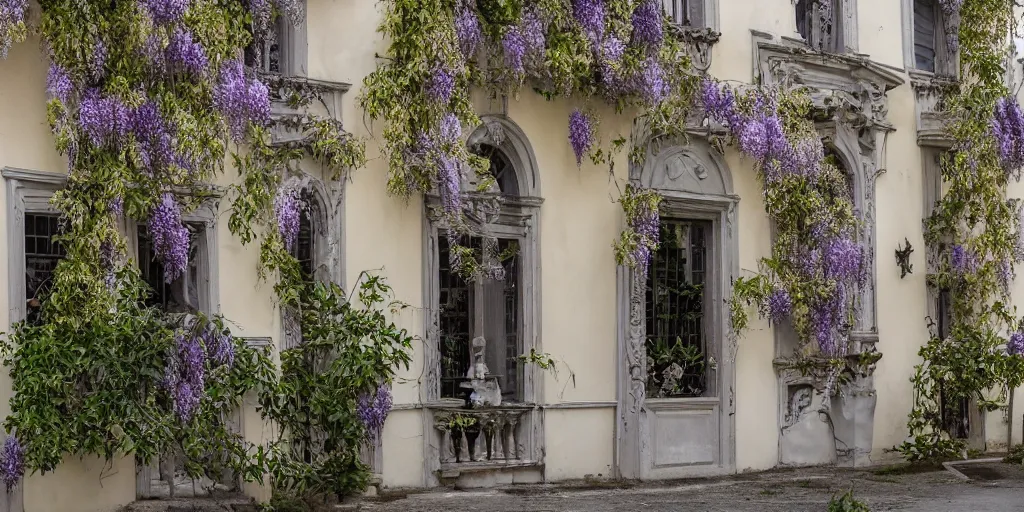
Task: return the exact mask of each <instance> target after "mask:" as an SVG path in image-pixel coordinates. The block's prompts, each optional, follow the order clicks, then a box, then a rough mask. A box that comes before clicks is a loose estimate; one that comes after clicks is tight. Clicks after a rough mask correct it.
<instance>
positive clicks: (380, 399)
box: [356, 384, 392, 439]
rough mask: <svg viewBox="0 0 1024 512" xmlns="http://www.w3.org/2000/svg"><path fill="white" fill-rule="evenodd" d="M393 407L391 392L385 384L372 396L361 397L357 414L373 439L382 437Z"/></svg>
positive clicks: (364, 395)
mask: <svg viewBox="0 0 1024 512" xmlns="http://www.w3.org/2000/svg"><path fill="white" fill-rule="evenodd" d="M391 405H392V399H391V390H390V389H388V387H387V386H385V385H384V384H381V385H380V387H378V388H377V390H376V391H375V392H374V393H373V395H372V396H371V395H370V393H364V394H363V395H362V396H360V397H359V403H358V404H357V405H356V413H357V414H358V415H359V420H360V421H361V422H362V423H363V426H365V427H366V432H367V434H368V435H369V436H370V438H371V439H376V438H377V437H378V436H380V433H381V430H382V429H383V428H384V420H386V419H387V417H388V413H389V412H391Z"/></svg>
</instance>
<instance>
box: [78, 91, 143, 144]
mask: <svg viewBox="0 0 1024 512" xmlns="http://www.w3.org/2000/svg"><path fill="white" fill-rule="evenodd" d="M78 122H79V123H80V124H81V126H82V130H84V131H85V133H86V134H87V135H88V136H89V139H90V140H91V141H92V143H93V144H94V145H96V146H102V145H104V144H108V143H113V142H115V141H116V140H118V139H120V138H122V137H124V136H125V134H126V133H127V131H128V129H129V127H130V124H131V111H130V110H129V109H128V107H127V106H125V104H124V103H122V102H121V100H119V99H117V98H114V97H106V98H104V97H102V96H100V93H99V91H98V90H96V89H89V90H87V91H86V92H85V95H84V97H83V98H82V102H81V103H80V104H79V107H78Z"/></svg>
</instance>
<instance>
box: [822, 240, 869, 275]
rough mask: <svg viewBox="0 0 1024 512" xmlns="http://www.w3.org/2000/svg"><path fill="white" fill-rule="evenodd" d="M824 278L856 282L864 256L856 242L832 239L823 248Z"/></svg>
mask: <svg viewBox="0 0 1024 512" xmlns="http://www.w3.org/2000/svg"><path fill="white" fill-rule="evenodd" d="M824 255H825V258H824V260H825V277H827V278H829V279H836V280H840V281H849V280H858V279H859V278H860V274H861V272H862V269H863V263H864V256H863V252H862V251H861V247H860V245H858V244H857V242H854V241H853V240H851V239H849V238H845V237H840V238H834V239H832V240H830V241H829V243H828V244H826V245H825V247H824Z"/></svg>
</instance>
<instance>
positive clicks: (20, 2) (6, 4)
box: [0, 0, 28, 59]
mask: <svg viewBox="0 0 1024 512" xmlns="http://www.w3.org/2000/svg"><path fill="white" fill-rule="evenodd" d="M27 11H28V0H0V59H6V58H7V50H8V49H10V47H11V44H12V43H14V37H13V35H14V29H17V28H19V27H24V25H25V13H26V12H27Z"/></svg>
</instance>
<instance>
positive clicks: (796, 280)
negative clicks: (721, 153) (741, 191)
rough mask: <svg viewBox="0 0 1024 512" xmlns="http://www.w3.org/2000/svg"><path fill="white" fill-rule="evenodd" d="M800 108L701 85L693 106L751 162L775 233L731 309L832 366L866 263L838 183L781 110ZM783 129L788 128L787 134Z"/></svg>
mask: <svg viewBox="0 0 1024 512" xmlns="http://www.w3.org/2000/svg"><path fill="white" fill-rule="evenodd" d="M802 101H806V99H805V98H801V97H799V96H798V95H790V96H787V97H782V96H779V95H778V94H776V93H774V92H772V91H765V90H761V89H753V90H750V91H748V92H746V93H742V94H737V93H736V92H735V91H733V90H732V89H731V88H729V87H727V86H723V85H721V84H718V83H716V82H714V81H713V80H710V79H708V80H705V81H704V82H703V84H702V85H701V95H700V102H701V104H702V105H703V107H704V110H705V111H706V112H707V115H708V117H709V118H710V119H711V120H713V121H715V122H717V123H720V124H722V125H724V126H726V127H727V128H728V129H729V132H730V134H731V135H732V137H733V140H735V142H736V145H737V146H738V148H739V149H740V151H741V152H742V153H743V154H744V155H746V156H747V157H749V158H751V159H752V160H754V161H755V165H756V168H757V169H758V171H759V174H760V175H761V177H762V180H763V183H764V187H765V191H764V197H765V209H766V211H767V212H768V214H769V215H770V216H771V218H772V220H773V221H774V222H775V227H776V237H775V242H774V247H773V250H772V257H771V258H768V259H766V260H764V261H763V262H762V263H761V268H762V272H763V273H762V274H761V275H759V276H757V277H755V278H742V279H741V280H740V281H739V282H738V283H737V284H736V289H735V295H734V300H737V301H745V302H754V303H756V304H757V305H758V307H759V311H760V313H761V315H762V316H764V317H766V318H768V319H770V320H771V321H773V322H783V321H791V322H792V323H793V325H794V327H795V328H796V330H797V333H798V334H799V335H800V337H801V339H802V340H803V341H806V342H811V343H815V344H816V345H817V347H818V349H819V350H820V352H821V353H822V354H823V355H824V356H826V357H829V358H836V357H840V356H843V355H845V351H846V349H847V345H848V340H849V332H850V329H851V328H852V318H853V311H854V309H853V308H854V306H855V305H856V290H857V287H858V286H862V285H863V284H864V282H865V279H866V276H867V274H866V271H867V260H866V258H867V255H866V254H865V253H864V251H863V248H862V246H861V245H860V244H859V243H857V239H856V237H857V227H858V224H857V221H856V218H855V217H854V215H853V205H852V203H851V200H850V197H851V196H850V193H851V191H849V190H848V186H847V180H846V179H845V176H843V174H842V171H840V170H839V169H838V168H837V167H836V166H835V165H834V164H833V163H831V162H829V161H828V160H827V159H826V158H825V150H824V146H823V144H822V141H821V139H820V138H819V135H817V134H816V132H815V131H814V127H813V126H812V125H810V124H809V122H808V121H806V120H800V119H787V118H786V115H787V112H790V111H794V110H797V109H792V108H790V107H792V106H798V103H799V102H802ZM783 102H786V103H791V104H792V105H781V103H783ZM786 126H791V127H792V126H795V127H796V128H790V129H789V130H788V131H787V129H786V128H785V127H786ZM741 308H742V304H735V305H734V315H740V317H739V318H734V319H733V323H734V324H737V323H742V320H741V319H742V318H743V317H742V313H741V312H739V311H737V310H738V309H741ZM734 327H737V326H735V325H734ZM828 391H829V392H831V389H830V390H828Z"/></svg>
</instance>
